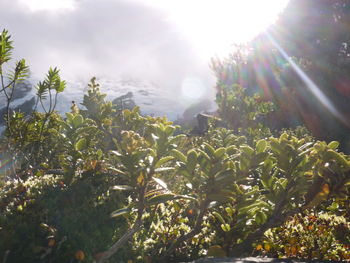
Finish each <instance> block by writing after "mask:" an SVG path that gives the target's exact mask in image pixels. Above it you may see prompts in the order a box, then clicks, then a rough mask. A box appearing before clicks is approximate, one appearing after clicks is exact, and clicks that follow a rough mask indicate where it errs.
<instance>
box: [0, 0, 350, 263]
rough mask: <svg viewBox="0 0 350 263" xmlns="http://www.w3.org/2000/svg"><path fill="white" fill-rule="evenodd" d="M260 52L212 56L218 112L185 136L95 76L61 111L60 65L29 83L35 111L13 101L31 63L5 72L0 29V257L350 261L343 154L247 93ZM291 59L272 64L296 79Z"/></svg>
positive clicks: (6, 49)
mask: <svg viewBox="0 0 350 263" xmlns="http://www.w3.org/2000/svg"><path fill="white" fill-rule="evenodd" d="M293 3H294V4H295V3H298V1H291V4H293ZM337 10H338V9H337ZM256 41H261V39H258V40H256ZM254 48H256V46H255V47H254V45H253V46H252V47H250V48H249V49H248V51H247V49H246V47H245V48H243V47H241V49H239V50H238V51H237V52H235V53H234V54H233V55H232V56H231V57H230V58H229V59H227V60H224V61H220V60H214V61H213V63H212V68H213V70H214V71H215V73H216V75H217V79H218V81H217V86H216V88H217V104H218V107H219V109H218V116H217V117H212V118H208V119H207V123H205V125H203V123H199V126H201V127H199V128H200V129H199V131H200V132H199V133H196V134H194V133H190V134H191V135H188V134H189V133H188V131H186V130H184V129H183V128H181V127H180V126H174V125H173V124H172V123H171V122H170V121H168V120H167V119H166V118H159V117H150V116H143V115H142V114H141V113H140V110H139V108H137V107H135V108H133V109H132V110H130V109H123V107H121V105H116V104H113V103H112V102H109V101H106V100H105V95H104V94H102V93H101V91H100V88H99V85H98V83H97V82H96V79H94V78H93V79H92V80H91V82H90V84H89V89H88V92H87V94H85V95H84V99H83V103H82V106H81V107H78V106H77V105H76V104H74V103H73V104H72V107H71V111H70V112H67V113H65V115H64V116H62V115H60V114H58V113H57V112H56V111H55V107H56V104H57V100H59V96H58V95H59V93H61V92H63V91H64V89H65V82H64V81H62V80H61V78H60V76H59V70H58V69H56V68H55V69H50V70H49V71H48V73H47V75H46V77H45V79H44V80H43V81H42V82H39V83H38V84H37V86H36V89H37V97H36V103H35V107H34V109H33V111H32V112H30V113H29V114H27V115H25V114H24V113H22V112H20V111H14V110H12V108H11V102H12V98H13V94H14V93H15V91H16V85H18V83H20V82H21V81H23V80H25V79H26V78H27V76H28V67H27V66H26V63H25V61H24V60H20V61H19V62H17V63H16V64H15V66H14V68H13V70H9V65H10V63H11V52H12V50H13V47H12V42H11V39H10V36H9V35H8V32H7V31H6V30H4V31H3V32H2V34H1V35H0V76H1V86H0V92H1V94H3V95H4V96H5V99H6V102H7V103H6V111H5V115H4V119H5V123H6V130H5V132H4V135H3V137H2V139H1V149H2V151H3V152H2V154H3V155H2V156H3V157H2V160H1V164H7V165H6V166H5V165H3V166H4V168H3V169H2V170H1V171H2V174H1V175H2V178H1V182H0V187H1V188H0V211H1V213H0V260H2V262H52V263H53V262H80V261H83V262H94V261H95V262H148V263H150V262H179V261H186V260H191V259H196V258H199V257H205V256H217V257H223V256H235V257H240V256H245V255H268V256H273V257H295V258H304V259H334V260H344V259H349V258H350V253H349V246H350V224H349V220H350V207H349V199H348V196H349V185H350V156H348V155H345V154H344V153H342V152H341V151H339V150H338V148H339V143H338V142H336V141H327V142H325V141H318V140H317V139H315V138H314V136H313V135H312V134H310V132H308V130H307V129H306V128H305V127H296V126H295V125H294V124H295V123H294V122H293V120H292V119H291V116H294V115H293V114H292V112H291V111H290V109H289V108H288V107H286V108H285V110H284V111H283V110H282V113H283V114H284V115H282V118H281V116H280V115H278V113H276V108H281V107H282V106H283V104H281V100H280V99H281V98H279V99H278V100H268V98H267V97H266V96H265V95H266V94H264V96H260V95H258V94H254V92H252V88H251V87H255V86H257V85H259V81H258V79H257V78H254V77H253V76H251V78H250V77H249V78H247V76H250V75H249V74H247V72H248V73H249V72H251V70H250V68H249V67H250V66H252V65H253V64H254V63H255V62H256V60H255V59H256V57H255V55H254V54H255V53H254V52H255V51H254V50H255V49H254ZM271 52H276V50H273V49H271ZM265 54H268V51H266V53H265ZM270 62H271V63H272V62H273V61H270ZM275 62H276V61H275ZM288 63H290V61H289V62H288V61H284V63H283V64H278V63H277V62H276V63H275V64H274V65H275V67H276V71H275V74H276V75H274V77H276V76H278V77H279V78H280V80H281V79H284V81H286V78H287V76H289V77H291V76H290V71H288ZM243 73H244V74H243ZM271 78H272V77H271ZM248 80H249V82H248ZM267 81H272V80H271V79H270V80H267ZM252 83H254V85H253V84H252ZM288 84H289V87H291V84H293V85H294V86H295V85H299V84H300V80H298V81H295V80H293V78H291V79H290V80H289V82H288ZM286 86H287V85H286ZM298 96H300V94H299V95H296V97H295V98H297V97H298ZM287 105H289V104H287ZM39 108H40V111H39V110H38V109H39ZM300 112H302V111H300ZM279 114H281V113H279ZM297 123H300V119H298V121H297ZM197 128H198V127H197ZM197 131H198V129H197ZM5 156H8V160H6V159H5ZM5 168H6V169H5Z"/></svg>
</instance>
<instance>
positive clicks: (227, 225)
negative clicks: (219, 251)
mask: <svg viewBox="0 0 350 263" xmlns="http://www.w3.org/2000/svg"><path fill="white" fill-rule="evenodd" d="M221 229H222V230H223V231H224V232H229V231H230V230H231V227H230V225H229V224H221Z"/></svg>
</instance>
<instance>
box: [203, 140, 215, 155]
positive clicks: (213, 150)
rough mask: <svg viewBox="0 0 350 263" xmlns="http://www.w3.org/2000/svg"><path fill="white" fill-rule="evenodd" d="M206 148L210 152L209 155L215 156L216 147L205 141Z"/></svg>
mask: <svg viewBox="0 0 350 263" xmlns="http://www.w3.org/2000/svg"><path fill="white" fill-rule="evenodd" d="M203 145H204V150H205V152H206V153H207V154H208V156H213V157H214V156H215V149H214V148H213V147H212V146H211V145H210V144H208V143H206V142H204V143H203Z"/></svg>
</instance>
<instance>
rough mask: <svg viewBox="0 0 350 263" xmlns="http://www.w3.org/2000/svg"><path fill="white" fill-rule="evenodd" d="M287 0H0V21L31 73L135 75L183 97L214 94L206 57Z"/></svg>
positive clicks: (267, 19)
mask: <svg viewBox="0 0 350 263" xmlns="http://www.w3.org/2000/svg"><path fill="white" fill-rule="evenodd" d="M286 2H287V0H269V1H261V0H255V1H254V0H251V1H248V0H242V1H240V0H215V1H214V0H207V1H205V0H201V1H199V0H186V1H184V0H0V25H1V26H2V27H3V28H6V29H8V30H9V31H10V34H11V35H12V38H13V40H14V46H15V52H14V57H15V58H16V59H19V58H25V59H26V60H27V62H28V64H29V66H30V68H31V71H32V74H33V76H34V78H38V79H42V78H43V76H44V74H45V72H46V71H47V69H48V68H49V67H50V66H57V67H59V68H60V69H61V73H62V74H61V75H62V77H63V79H66V80H68V81H69V82H71V83H74V82H76V81H83V82H86V83H87V82H88V80H89V79H90V78H91V77H92V76H97V77H104V78H107V79H118V78H120V77H122V78H136V79H141V80H146V81H150V82H154V83H157V84H158V86H160V87H161V88H162V89H166V90H168V91H169V92H171V93H172V94H173V95H174V96H175V97H174V98H175V99H178V100H181V99H183V98H184V97H185V98H186V97H187V98H190V99H191V98H192V99H193V98H195V97H200V95H201V94H203V96H204V97H207V96H212V95H213V89H212V86H213V85H214V82H215V80H214V79H213V74H212V73H211V71H210V69H209V67H208V63H209V58H210V56H211V55H213V54H220V55H221V54H223V53H224V51H227V48H228V47H229V46H230V44H231V43H232V42H233V41H241V40H246V39H249V38H251V37H252V36H253V35H255V34H257V32H259V31H261V30H262V29H263V28H264V27H266V26H267V25H268V24H269V23H271V22H272V21H273V20H274V19H275V18H276V15H277V13H278V12H279V11H280V10H281V9H282V8H283V7H284V6H285V4H286ZM262 3H264V4H262ZM262 8H265V9H264V10H265V11H263V10H262ZM70 88H72V87H70ZM185 89H192V91H188V92H185V93H184V92H182V91H183V90H185Z"/></svg>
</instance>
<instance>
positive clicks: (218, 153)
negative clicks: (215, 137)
mask: <svg viewBox="0 0 350 263" xmlns="http://www.w3.org/2000/svg"><path fill="white" fill-rule="evenodd" d="M225 153H226V149H225V148H224V147H220V148H219V149H216V151H215V153H214V155H215V158H217V159H220V158H222V157H223V156H224V155H225Z"/></svg>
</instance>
